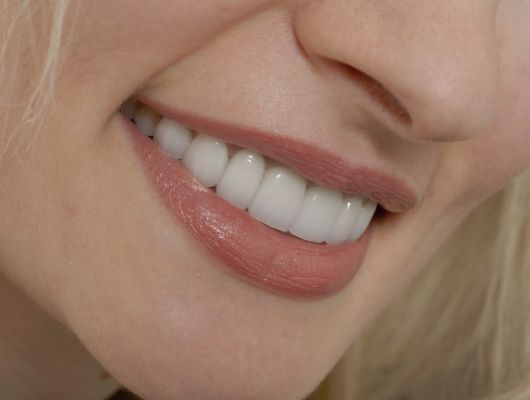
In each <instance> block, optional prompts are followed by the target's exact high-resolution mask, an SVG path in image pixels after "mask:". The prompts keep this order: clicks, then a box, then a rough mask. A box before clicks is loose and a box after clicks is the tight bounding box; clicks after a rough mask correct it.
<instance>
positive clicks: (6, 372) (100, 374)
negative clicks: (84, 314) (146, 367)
mask: <svg viewBox="0 0 530 400" xmlns="http://www.w3.org/2000/svg"><path fill="white" fill-rule="evenodd" d="M118 388H119V384H118V383H117V382H116V381H115V380H114V379H112V377H110V376H109V375H108V374H107V373H106V372H105V370H104V369H103V367H102V366H101V365H100V364H99V363H98V362H97V361H96V360H95V359H94V358H93V357H92V356H91V355H90V354H89V353H88V351H87V350H86V349H85V348H84V347H83V345H82V344H81V343H80V342H79V340H78V339H77V337H76V336H75V335H74V334H73V333H72V332H71V331H69V330H68V329H67V328H65V327H64V326H63V325H61V324H60V323H59V322H58V321H56V320H55V319H53V318H52V317H50V316H49V315H48V314H47V313H46V312H45V311H44V310H43V309H41V308H40V307H39V306H38V305H37V304H36V303H34V302H33V301H32V300H31V299H30V298H29V297H28V296H27V295H26V294H25V293H24V292H22V291H21V290H20V289H19V288H18V287H16V286H15V285H14V284H13V283H12V282H10V281H9V280H8V279H7V278H6V277H5V276H4V275H2V274H1V273H0V398H2V399H11V400H19V399H20V400H21V399H41V398H42V399H43V398H46V399H74V398H75V399H83V400H102V399H105V398H107V397H108V396H109V395H110V394H111V393H113V392H114V391H116V390H117V389H118Z"/></svg>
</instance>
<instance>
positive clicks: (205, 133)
mask: <svg viewBox="0 0 530 400" xmlns="http://www.w3.org/2000/svg"><path fill="white" fill-rule="evenodd" d="M160 108H163V107H160ZM160 108H157V111H154V108H150V107H149V106H146V105H144V104H140V105H136V104H131V103H128V104H126V105H125V106H124V107H122V115H123V122H124V125H125V126H126V132H128V134H129V136H130V137H131V138H132V143H133V148H134V149H135V151H136V153H137V155H139V156H140V160H141V163H142V165H143V167H144V169H145V171H146V172H147V175H148V177H149V178H150V180H151V182H152V183H153V184H154V187H155V188H156V191H157V192H158V194H159V195H160V197H161V199H162V200H163V202H164V203H165V205H166V206H167V208H168V209H169V210H170V211H171V213H172V214H173V216H174V217H176V219H177V221H179V222H180V223H183V225H184V226H186V227H187V229H188V232H190V233H191V234H192V236H194V237H195V238H197V239H199V241H200V242H201V243H202V244H203V245H204V246H205V247H206V249H207V250H209V253H210V254H212V255H213V256H214V257H216V259H217V260H218V261H220V262H221V263H222V264H223V265H224V266H228V267H231V270H232V271H235V272H236V273H237V275H238V276H239V277H240V278H243V279H244V280H247V281H250V282H252V283H254V284H258V286H261V287H264V288H266V289H269V290H272V291H275V292H279V293H281V294H287V295H294V296H302V297H309V298H312V297H321V296H326V295H331V294H333V293H336V292H337V291H339V290H340V289H342V288H343V287H344V286H345V285H346V284H347V283H348V282H350V281H351V279H352V278H353V276H354V275H355V272H356V271H357V270H358V268H359V267H360V265H361V263H362V260H363V258H364V255H365V253H366V251H367V247H368V242H369V236H370V229H371V225H372V224H371V221H372V219H373V216H374V213H375V211H376V208H377V205H378V202H376V200H375V199H374V198H377V197H379V198H380V199H381V200H382V201H381V203H382V204H383V205H386V207H387V208H389V209H392V208H394V209H396V208H405V207H410V204H411V203H412V202H413V201H414V200H413V197H412V195H411V193H410V192H408V191H407V190H406V188H405V189H403V187H402V186H400V183H399V182H398V183H395V182H392V178H389V177H386V176H382V177H381V176H378V173H377V172H373V173H371V174H370V173H369V174H368V178H367V174H366V173H365V171H362V172H363V174H357V175H360V176H361V179H359V178H357V179H352V180H345V179H341V175H340V174H339V175H335V176H334V175H333V174H329V172H327V171H322V165H318V164H323V166H324V167H325V166H326V165H327V164H329V162H328V163H327V162H326V158H325V157H320V160H322V161H323V162H322V163H319V162H318V161H315V160H318V159H319V158H315V159H313V160H311V161H312V162H311V164H312V165H310V166H309V167H308V168H304V166H306V165H308V164H307V163H306V162H305V159H297V155H296V153H297V152H296V151H289V150H292V149H293V145H292V143H287V145H286V143H284V146H281V144H280V146H278V145H277V144H276V143H274V142H271V141H269V140H268V139H269V138H268V137H264V136H263V135H260V134H256V135H246V134H241V133H240V132H237V129H232V130H230V127H227V128H228V129H224V128H223V126H222V124H219V123H215V122H213V123H212V122H210V121H205V120H202V119H200V118H193V117H192V118H191V119H190V118H187V116H186V115H179V116H177V117H181V118H172V116H171V115H170V114H172V113H173V114H174V111H173V112H168V113H165V112H164V111H163V110H162V111H161V112H160V114H159V112H158V110H159V109H160ZM177 113H178V112H177ZM161 114H163V115H164V116H162V115H161ZM216 128H217V129H216ZM151 139H152V140H151ZM245 144H248V145H247V146H245ZM295 145H296V144H295ZM295 147H302V148H303V147H304V144H298V146H295ZM285 150H287V152H285ZM305 153H306V154H311V151H309V152H305ZM334 161H337V160H334ZM339 161H340V160H339ZM332 162H333V160H332ZM336 164H339V166H340V165H341V163H340V162H336ZM293 166H294V168H292V167H293ZM343 173H344V172H343ZM302 174H303V175H302ZM319 174H320V176H319ZM312 176H314V177H316V179H315V180H313V179H311V177H312ZM342 176H344V175H342ZM370 178H372V179H370ZM318 180H320V182H318ZM322 182H324V184H322ZM374 182H375V183H374ZM377 182H379V185H378V183H377ZM326 183H327V185H326ZM330 183H331V184H330ZM348 187H350V188H353V189H356V188H357V189H361V190H362V189H364V192H363V191H361V190H351V191H345V190H344V189H345V188H348ZM374 188H375V190H374Z"/></svg>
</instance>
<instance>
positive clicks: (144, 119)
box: [133, 105, 160, 136]
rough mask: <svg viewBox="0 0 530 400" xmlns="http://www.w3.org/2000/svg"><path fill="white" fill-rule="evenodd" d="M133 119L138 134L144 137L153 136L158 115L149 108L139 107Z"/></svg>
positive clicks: (158, 118)
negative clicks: (140, 133)
mask: <svg viewBox="0 0 530 400" xmlns="http://www.w3.org/2000/svg"><path fill="white" fill-rule="evenodd" d="M133 119H134V123H135V124H136V126H137V127H138V129H139V130H140V132H142V133H143V134H144V135H146V136H153V133H154V132H155V128H156V124H158V121H159V120H160V115H158V114H157V113H155V112H154V111H153V110H151V109H150V108H147V107H146V106H143V105H140V106H138V108H137V109H136V113H135V114H134V118H133Z"/></svg>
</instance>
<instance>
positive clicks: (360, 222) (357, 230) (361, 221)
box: [350, 199, 377, 240]
mask: <svg viewBox="0 0 530 400" xmlns="http://www.w3.org/2000/svg"><path fill="white" fill-rule="evenodd" d="M376 208H377V203H376V202H374V201H372V200H369V199H366V200H365V201H364V203H363V206H362V208H361V212H360V213H359V217H358V218H357V221H355V225H354V226H353V230H352V233H351V235H350V239H351V240H357V239H359V237H361V235H362V234H363V233H364V231H365V230H366V228H367V227H368V225H369V224H370V221H371V220H372V217H373V216H374V213H375V209H376Z"/></svg>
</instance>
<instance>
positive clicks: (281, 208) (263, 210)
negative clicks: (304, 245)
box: [248, 166, 306, 232]
mask: <svg viewBox="0 0 530 400" xmlns="http://www.w3.org/2000/svg"><path fill="white" fill-rule="evenodd" d="M305 186H306V181H305V179H304V178H302V177H301V176H299V175H298V174H296V173H294V172H293V171H291V170H289V169H287V168H284V167H278V166H275V167H272V168H269V169H268V170H267V171H265V174H264V176H263V181H262V182H261V185H260V187H259V189H258V191H257V193H256V195H255V196H254V198H253V199H252V202H251V203H250V206H249V207H248V211H249V213H250V215H252V217H254V218H255V219H257V220H258V221H261V222H263V223H264V224H267V225H269V226H271V227H273V228H276V229H278V230H280V231H282V232H287V230H288V229H289V227H290V226H291V225H292V224H293V222H294V220H295V218H296V215H297V214H298V210H299V209H300V206H301V205H302V202H303V200H304V193H305Z"/></svg>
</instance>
